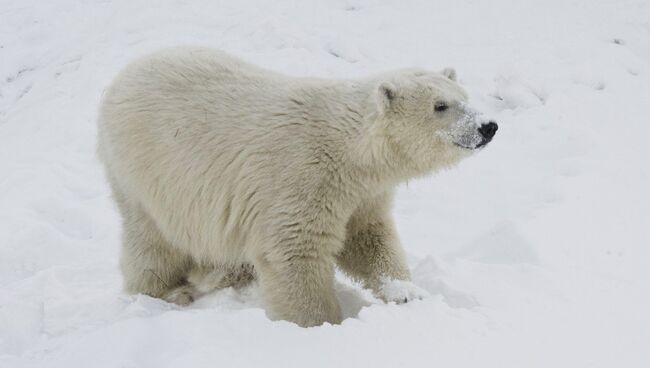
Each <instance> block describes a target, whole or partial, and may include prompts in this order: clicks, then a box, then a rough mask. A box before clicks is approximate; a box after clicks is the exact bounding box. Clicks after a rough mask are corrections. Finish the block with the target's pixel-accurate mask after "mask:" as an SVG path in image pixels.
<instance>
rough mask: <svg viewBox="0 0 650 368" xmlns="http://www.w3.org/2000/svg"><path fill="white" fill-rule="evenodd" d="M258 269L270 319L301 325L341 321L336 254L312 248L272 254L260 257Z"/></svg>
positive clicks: (317, 324)
mask: <svg viewBox="0 0 650 368" xmlns="http://www.w3.org/2000/svg"><path fill="white" fill-rule="evenodd" d="M292 253H293V252H292ZM315 253H316V254H315ZM255 269H256V272H257V274H258V276H259V282H260V286H261V288H262V293H263V296H264V299H265V302H266V306H267V314H268V316H269V318H271V319H273V320H287V321H291V322H295V323H297V324H298V325H300V326H302V327H310V326H320V325H322V324H323V323H325V322H329V323H332V324H338V323H341V309H340V307H339V304H338V300H337V299H336V295H335V293H334V257H333V256H327V255H324V254H317V252H315V251H314V249H313V248H311V250H310V251H309V252H305V253H303V252H296V253H295V254H291V255H288V254H270V255H266V256H263V257H260V258H259V259H258V260H257V261H256V262H255Z"/></svg>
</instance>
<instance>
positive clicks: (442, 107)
mask: <svg viewBox="0 0 650 368" xmlns="http://www.w3.org/2000/svg"><path fill="white" fill-rule="evenodd" d="M448 108H449V105H447V103H446V102H442V101H438V102H436V104H435V106H434V107H433V109H434V110H436V111H437V112H441V111H445V110H447V109H448Z"/></svg>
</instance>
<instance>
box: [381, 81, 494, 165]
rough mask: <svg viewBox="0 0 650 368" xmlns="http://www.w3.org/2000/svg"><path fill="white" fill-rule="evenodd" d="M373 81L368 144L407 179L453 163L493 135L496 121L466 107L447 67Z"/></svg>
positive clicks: (464, 95) (461, 92) (480, 145)
mask: <svg viewBox="0 0 650 368" xmlns="http://www.w3.org/2000/svg"><path fill="white" fill-rule="evenodd" d="M375 81H376V83H375V87H374V88H375V91H374V95H373V97H374V102H375V103H376V107H375V114H373V117H372V122H371V124H372V131H373V134H372V135H373V136H374V138H372V139H373V141H374V142H375V143H377V142H378V141H379V142H380V145H379V146H380V149H379V150H380V151H381V156H383V157H384V158H385V160H389V161H391V162H390V164H392V166H394V165H397V166H394V167H399V168H402V169H405V173H406V174H407V175H409V176H410V175H423V174H427V173H429V172H431V171H433V170H435V169H437V168H442V167H449V166H452V165H454V164H456V163H457V162H458V161H460V160H461V159H462V158H464V157H467V156H468V155H470V154H471V153H472V152H475V151H476V150H478V149H480V148H482V147H485V146H486V145H487V144H488V143H489V142H490V141H491V140H492V138H493V137H494V134H495V133H496V131H497V128H498V126H497V124H496V122H494V121H493V120H490V119H488V118H487V117H485V116H484V115H482V114H480V113H479V112H478V111H476V110H474V109H472V108H471V107H470V106H469V105H468V103H467V93H466V92H465V90H464V89H463V88H462V87H461V86H460V85H458V83H456V72H455V71H454V70H453V69H451V68H447V69H444V70H443V71H441V72H440V73H435V72H430V71H423V70H403V71H398V72H393V73H390V74H385V75H382V76H380V77H378V78H377V79H375ZM377 147H378V146H377V145H375V148H377Z"/></svg>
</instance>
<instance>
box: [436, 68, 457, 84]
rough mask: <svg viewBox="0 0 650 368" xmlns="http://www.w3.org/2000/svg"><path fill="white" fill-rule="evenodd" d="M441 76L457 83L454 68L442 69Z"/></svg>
mask: <svg viewBox="0 0 650 368" xmlns="http://www.w3.org/2000/svg"><path fill="white" fill-rule="evenodd" d="M440 74H442V75H444V76H445V77H447V78H449V79H451V80H453V81H454V82H455V81H456V69H454V68H444V69H442V71H441V72H440Z"/></svg>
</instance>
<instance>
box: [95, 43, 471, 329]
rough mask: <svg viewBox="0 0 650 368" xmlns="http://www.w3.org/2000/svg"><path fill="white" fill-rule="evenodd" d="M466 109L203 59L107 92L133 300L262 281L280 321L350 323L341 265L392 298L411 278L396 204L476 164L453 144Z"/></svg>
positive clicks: (132, 77) (428, 96)
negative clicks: (420, 180)
mask: <svg viewBox="0 0 650 368" xmlns="http://www.w3.org/2000/svg"><path fill="white" fill-rule="evenodd" d="M455 74H456V73H455V72H453V70H450V69H449V70H446V71H445V75H447V76H449V77H450V78H451V77H452V76H453V78H455ZM441 100H444V101H446V102H447V103H448V104H449V109H448V110H447V111H446V112H444V113H440V112H435V111H434V108H433V106H434V103H435V102H436V101H441ZM465 101H466V94H465V92H464V91H463V90H462V88H460V87H459V86H458V85H457V84H456V83H455V82H454V81H452V80H451V79H449V78H447V77H445V76H444V75H442V74H438V73H434V72H427V71H422V70H400V71H394V72H389V73H385V74H382V75H377V76H373V77H370V78H366V79H359V80H326V79H316V78H292V77H288V76H284V75H281V74H278V73H274V72H271V71H267V70H263V69H260V68H257V67H254V66H251V65H248V64H245V63H244V62H242V61H240V60H238V59H236V58H233V57H231V56H229V55H227V54H225V53H223V52H220V51H215V50H209V49H201V48H177V49H171V50H165V51H161V52H158V53H155V54H153V55H150V56H147V57H145V58H143V59H140V60H137V61H135V62H134V63H132V64H130V65H129V66H128V67H126V68H125V69H124V71H122V73H121V74H120V75H119V76H118V77H117V78H116V79H115V81H114V82H113V84H112V85H111V86H110V88H109V89H108V90H107V91H106V93H105V96H104V99H103V103H102V107H101V112H100V118H99V136H98V151H99V154H100V157H101V159H102V161H103V163H104V165H105V167H106V172H107V176H108V179H109V181H110V183H111V187H112V189H113V192H114V196H115V199H116V201H117V203H118V207H119V210H120V212H121V214H122V217H123V220H124V232H123V250H122V256H121V268H122V272H123V275H124V281H125V288H126V290H127V291H128V292H133V293H136V292H140V293H146V294H149V295H152V296H156V297H162V298H165V299H167V300H171V301H180V302H181V303H187V302H190V301H191V300H192V298H188V297H187V295H188V290H196V288H195V287H194V286H193V284H192V283H188V282H187V279H188V278H190V281H193V280H199V279H201V280H212V282H213V283H215V284H219V285H221V286H227V285H230V284H236V283H237V280H250V279H252V277H253V276H252V275H253V274H255V275H256V276H257V278H258V279H259V282H260V285H261V288H262V291H263V293H264V296H265V299H266V302H267V311H268V314H269V316H270V317H271V318H274V319H286V320H290V321H293V322H296V323H298V324H299V325H301V326H313V325H319V324H322V323H323V322H330V323H338V322H340V321H341V314H340V309H339V306H338V303H337V301H336V298H335V295H334V288H333V279H334V265H335V264H338V265H339V266H340V267H341V269H343V270H344V271H346V272H348V273H349V274H350V275H352V276H353V277H354V278H356V279H359V280H360V281H362V282H364V283H365V285H367V286H368V287H370V288H373V290H375V292H376V293H378V295H380V296H381V293H382V288H381V285H382V280H384V279H385V278H389V279H398V280H408V279H409V278H410V276H409V271H408V269H407V266H406V263H405V261H404V256H403V253H402V249H401V246H400V245H399V240H398V238H397V235H396V233H395V227H394V225H393V221H392V218H391V215H390V208H391V201H392V197H393V192H394V189H395V187H396V185H397V184H398V183H400V182H402V181H404V180H407V179H409V178H412V177H415V176H420V175H425V174H428V173H430V172H432V171H434V170H436V169H439V168H442V167H446V166H451V165H454V164H456V163H457V162H458V161H459V160H460V159H461V158H463V157H465V156H467V155H468V154H469V153H470V152H471V150H469V149H465V148H463V147H460V146H458V145H457V143H456V142H455V141H454V140H455V139H457V137H456V138H455V136H454V134H452V132H455V131H457V130H458V127H457V125H458V124H459V122H462V121H463V119H466V117H467V114H465V113H464V111H465V110H464V108H463V107H462V106H463V105H464V102H465ZM466 120H467V119H466ZM466 124H474V125H472V126H474V127H475V126H478V125H476V122H466ZM464 134H468V135H472V134H473V135H476V134H478V133H476V131H475V129H469V130H468V131H467V132H465V133H464ZM242 265H244V266H242ZM250 265H252V266H250ZM224 269H225V270H229V271H227V272H223V271H222V270H224ZM253 269H254V271H252V270H253ZM215 270H216V271H215ZM219 270H221V271H219ZM215 272H216V273H215ZM238 273H240V274H241V275H237V274H238ZM197 275H198V276H197ZM201 275H203V276H205V275H212V276H206V277H202V276H201ZM214 275H221V276H218V277H217V278H216V279H215V276H214ZM233 280H234V281H233ZM231 281H232V282H231ZM193 282H196V283H198V281H193ZM222 284H223V285H222ZM201 289H202V291H207V290H208V289H209V288H206V287H205V286H202V287H201ZM196 294H198V291H196Z"/></svg>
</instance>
